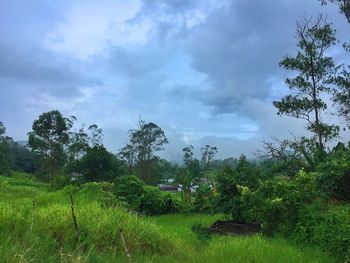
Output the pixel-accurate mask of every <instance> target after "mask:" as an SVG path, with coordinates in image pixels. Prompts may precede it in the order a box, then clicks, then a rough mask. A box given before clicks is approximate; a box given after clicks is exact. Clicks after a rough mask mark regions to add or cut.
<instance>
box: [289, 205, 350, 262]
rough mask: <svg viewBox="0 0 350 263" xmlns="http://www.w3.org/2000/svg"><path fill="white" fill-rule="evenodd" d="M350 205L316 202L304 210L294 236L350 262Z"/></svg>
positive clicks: (343, 260)
mask: <svg viewBox="0 0 350 263" xmlns="http://www.w3.org/2000/svg"><path fill="white" fill-rule="evenodd" d="M349 215H350V206H349V205H342V206H331V205H328V206H326V205H325V204H324V203H320V202H315V203H314V204H312V205H310V206H307V207H305V208H304V209H303V210H302V213H301V217H300V219H299V222H298V224H297V227H296V229H295V231H294V234H293V237H294V238H295V239H296V240H298V241H299V242H304V243H308V244H314V245H317V246H320V247H321V248H323V249H325V250H327V251H329V252H330V253H331V255H333V256H334V257H336V258H338V259H339V260H340V261H341V262H350V217H349Z"/></svg>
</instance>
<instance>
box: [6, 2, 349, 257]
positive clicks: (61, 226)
mask: <svg viewBox="0 0 350 263" xmlns="http://www.w3.org/2000/svg"><path fill="white" fill-rule="evenodd" d="M321 2H322V4H326V3H333V4H337V5H338V7H339V10H340V12H341V14H343V15H345V17H346V18H347V20H349V14H350V13H349V10H350V9H349V6H350V3H349V1H347V0H346V1H336V0H329V1H323V0H322V1H321ZM297 41H298V43H297V52H296V55H294V56H290V55H287V56H285V57H284V58H283V59H282V61H281V62H280V66H281V67H282V68H284V69H286V70H288V71H290V72H292V73H293V74H295V75H293V76H291V77H289V78H287V79H286V81H285V82H286V84H287V86H288V88H289V89H290V93H289V94H287V95H286V96H284V97H283V98H281V99H280V100H277V101H274V102H273V105H274V106H275V107H276V108H277V110H278V114H279V115H286V116H289V117H293V118H297V119H302V120H304V121H306V123H307V126H306V127H305V128H306V130H305V134H304V136H301V137H300V138H299V137H298V138H297V137H296V136H295V137H294V138H293V139H292V140H290V139H286V138H281V139H279V138H274V139H273V140H272V141H264V142H263V144H264V148H263V149H260V150H259V151H258V154H257V157H258V158H257V159H254V160H249V159H248V158H247V157H246V156H244V155H241V156H240V157H239V158H238V159H237V158H233V157H232V158H228V159H226V160H218V159H215V158H216V155H217V153H218V148H217V147H215V146H211V145H209V144H207V145H205V146H203V147H201V148H200V150H201V156H199V157H198V156H196V155H195V153H194V147H193V146H192V145H188V146H186V147H184V148H183V149H182V154H183V160H182V163H179V164H173V163H171V162H169V161H167V160H164V159H161V158H160V157H159V156H158V155H159V154H158V153H159V152H160V151H162V150H164V147H165V145H166V144H168V139H167V137H166V134H165V132H164V131H163V130H162V129H161V128H160V127H159V126H158V125H157V124H155V123H153V122H146V121H143V120H140V122H139V127H138V128H137V129H131V130H130V131H129V134H128V139H129V140H128V143H127V144H126V145H125V146H124V147H123V148H122V149H121V150H120V152H119V153H118V154H113V153H111V152H110V151H108V149H107V148H106V147H105V146H104V145H103V131H102V129H101V128H99V127H98V126H97V125H96V124H92V125H90V126H88V128H87V129H86V128H85V124H79V123H77V122H78V120H77V118H76V117H74V116H70V117H69V118H68V117H65V116H63V114H62V113H61V112H60V111H58V110H52V111H49V112H45V113H42V114H41V115H40V116H39V117H38V118H37V119H36V120H35V121H34V123H33V126H32V131H30V132H29V133H28V144H27V143H20V142H15V141H14V140H13V139H12V138H11V137H9V136H8V135H7V134H6V128H5V125H4V124H3V123H2V122H0V258H1V259H2V262H42V261H48V262H127V261H128V256H127V255H128V254H129V253H130V254H131V257H132V262H204V261H207V262H350V217H349V215H350V142H341V141H340V139H339V137H338V135H339V131H340V128H342V129H343V130H344V131H348V130H349V129H350V121H349V120H350V119H349V112H350V103H349V101H350V99H349V98H350V73H349V67H350V66H349V65H339V66H337V65H335V62H334V60H333V57H331V56H330V55H329V54H330V53H329V52H327V51H328V50H329V49H330V48H331V47H333V46H335V45H337V43H338V42H337V39H336V34H335V30H334V29H333V28H332V25H331V24H330V23H328V22H327V21H326V20H325V19H324V17H322V16H319V17H317V18H316V19H312V18H310V19H309V18H307V19H303V20H300V21H299V23H298V27H297ZM344 48H345V49H346V50H348V51H349V50H350V46H349V44H347V43H345V44H344ZM331 103H333V104H331ZM330 105H332V106H333V105H336V107H330ZM330 108H331V109H332V110H333V112H329V109H330ZM327 113H332V114H338V115H339V116H342V117H343V118H345V120H346V124H345V125H343V126H344V127H342V126H341V123H331V122H325V121H324V118H323V116H324V115H325V114H327ZM160 184H163V186H164V185H165V187H169V188H170V189H172V190H174V189H175V190H176V191H177V189H178V188H180V189H181V193H177V192H172V193H170V192H164V191H161V188H160V186H158V185H160ZM218 220H224V221H225V220H226V221H229V223H232V224H235V225H240V226H241V225H242V224H244V225H248V224H250V223H254V224H255V225H259V226H261V233H258V234H256V235H253V236H246V237H241V236H237V232H235V231H233V230H232V231H231V230H230V229H229V230H226V231H225V233H224V234H229V235H227V236H225V235H217V234H213V231H212V229H211V226H212V225H213V224H214V223H215V222H216V221H218ZM226 223H227V222H226ZM232 235H233V236H232ZM126 254H127V255H126Z"/></svg>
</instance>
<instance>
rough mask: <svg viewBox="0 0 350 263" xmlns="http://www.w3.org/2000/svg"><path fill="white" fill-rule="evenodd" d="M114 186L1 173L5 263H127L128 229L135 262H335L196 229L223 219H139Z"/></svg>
mask: <svg viewBox="0 0 350 263" xmlns="http://www.w3.org/2000/svg"><path fill="white" fill-rule="evenodd" d="M110 188H111V186H110V185H109V184H103V185H101V184H88V185H86V186H84V187H83V188H82V189H78V188H76V187H68V188H65V189H63V190H60V191H50V190H49V188H48V187H47V185H45V184H42V183H39V182H36V181H35V180H34V179H31V178H30V177H28V176H27V175H25V174H15V175H14V176H12V177H3V176H0V259H1V260H0V261H1V262H11V263H12V262H127V258H126V256H125V253H124V249H123V246H122V243H121V239H120V235H119V231H118V230H119V229H120V228H122V229H123V233H124V236H125V240H126V242H127V244H128V247H129V250H130V251H131V253H132V257H133V262H216V263H217V262H287V263H288V262H291V263H292V262H298V263H299V262H321V263H322V262H332V260H331V258H330V257H328V256H327V254H325V253H323V252H321V251H320V250H318V249H315V248H309V247H304V248H300V247H297V246H295V245H293V244H291V243H289V242H288V241H286V240H283V239H266V238H264V237H262V236H260V235H257V236H252V237H228V236H227V237H222V236H212V237H211V238H210V239H208V240H203V239H201V238H198V235H196V234H195V233H194V232H192V230H191V228H192V226H194V225H198V224H199V223H201V225H202V226H209V225H211V224H212V223H213V222H215V221H216V220H217V219H221V218H222V216H220V215H206V216H200V215H183V214H177V215H164V216H159V217H151V218H149V217H139V216H137V215H136V214H134V213H131V212H129V211H127V210H126V209H124V208H122V207H118V206H116V205H117V204H116V202H115V200H114V197H113V195H111V193H110V192H109V191H108V190H109V189H110ZM69 193H73V196H74V199H75V202H76V206H75V209H76V216H77V221H78V228H79V240H76V239H75V238H74V230H73V224H72V216H71V210H70V204H69ZM33 199H35V200H36V209H35V213H34V215H35V216H34V226H33V230H32V233H31V232H30V226H31V223H32V200H33Z"/></svg>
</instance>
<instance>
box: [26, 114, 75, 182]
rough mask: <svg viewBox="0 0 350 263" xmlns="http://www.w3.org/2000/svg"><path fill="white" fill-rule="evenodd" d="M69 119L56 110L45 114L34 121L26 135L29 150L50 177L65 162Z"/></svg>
mask: <svg viewBox="0 0 350 263" xmlns="http://www.w3.org/2000/svg"><path fill="white" fill-rule="evenodd" d="M70 128H71V122H70V120H69V119H67V118H65V117H63V116H62V114H61V113H60V112H59V111H57V110H52V111H49V112H45V113H43V114H41V115H40V116H39V118H38V119H37V120H35V121H34V123H33V127H32V131H31V132H29V133H28V136H29V141H28V143H29V146H30V148H31V150H32V151H33V152H34V153H35V154H36V155H37V156H38V157H39V158H40V160H41V161H42V164H43V167H42V168H44V171H45V172H46V174H47V175H48V176H49V181H50V184H51V183H52V177H53V175H54V174H56V173H57V171H58V170H59V169H60V168H61V167H62V165H63V164H64V160H65V151H64V149H65V147H66V146H67V144H68V141H69V134H68V131H69V129H70Z"/></svg>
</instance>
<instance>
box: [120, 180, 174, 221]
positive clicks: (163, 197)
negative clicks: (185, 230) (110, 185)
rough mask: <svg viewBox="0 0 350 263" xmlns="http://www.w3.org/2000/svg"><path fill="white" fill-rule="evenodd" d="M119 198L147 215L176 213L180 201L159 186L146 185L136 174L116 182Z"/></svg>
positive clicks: (133, 208)
mask: <svg viewBox="0 0 350 263" xmlns="http://www.w3.org/2000/svg"><path fill="white" fill-rule="evenodd" d="M114 193H115V195H116V197H117V199H118V200H119V201H121V202H125V203H126V204H128V207H129V208H131V209H132V210H134V211H137V212H139V213H141V214H145V215H160V214H166V213H176V212H178V211H179V209H180V205H179V202H178V201H177V200H175V199H174V198H172V196H171V195H169V194H163V193H162V192H161V191H160V190H159V189H158V188H156V187H152V186H147V185H145V184H144V183H143V182H142V181H141V180H140V179H138V178H137V177H136V176H122V177H119V178H117V180H116V181H115V183H114Z"/></svg>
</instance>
